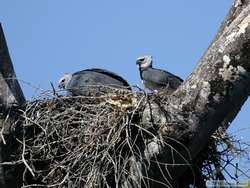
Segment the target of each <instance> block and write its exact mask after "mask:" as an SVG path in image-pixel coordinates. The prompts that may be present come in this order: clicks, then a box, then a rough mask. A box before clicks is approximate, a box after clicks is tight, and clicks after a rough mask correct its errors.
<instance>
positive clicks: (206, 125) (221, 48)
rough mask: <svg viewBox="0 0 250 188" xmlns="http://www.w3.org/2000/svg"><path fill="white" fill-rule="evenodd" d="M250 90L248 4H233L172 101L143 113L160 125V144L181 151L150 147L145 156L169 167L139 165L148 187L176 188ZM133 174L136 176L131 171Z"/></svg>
mask: <svg viewBox="0 0 250 188" xmlns="http://www.w3.org/2000/svg"><path fill="white" fill-rule="evenodd" d="M249 86H250V1H239V0H237V1H235V3H234V5H233V7H232V8H231V10H230V12H229V14H228V16H227V17H226V20H225V21H224V23H223V24H222V26H221V28H220V30H219V32H218V34H217V35H216V37H215V39H214V40H213V42H212V44H211V45H210V47H209V48H208V50H207V51H206V53H205V54H204V55H203V57H202V58H201V60H200V61H199V63H198V65H197V67H196V68H195V70H194V71H193V72H192V74H191V75H190V76H189V77H188V79H187V80H185V81H184V83H183V84H182V85H181V86H180V87H179V88H178V89H177V90H176V91H175V92H174V93H173V94H172V95H171V96H163V98H165V100H161V102H157V101H156V102H155V104H153V106H154V109H158V110H155V111H153V113H152V112H151V110H149V108H148V109H146V110H145V112H144V114H145V115H144V119H145V121H144V122H147V120H149V119H150V117H151V113H152V114H153V117H152V118H153V119H155V120H156V121H157V122H158V123H159V125H162V124H164V126H159V127H158V129H159V131H158V133H159V139H161V140H162V143H164V142H165V141H166V142H168V143H172V145H171V147H173V148H175V149H176V150H177V151H178V152H179V154H178V153H177V152H175V151H174V149H173V148H171V147H170V146H166V144H165V145H164V144H162V143H160V144H159V141H157V142H156V141H154V140H152V141H151V142H150V144H148V146H147V148H146V149H145V151H144V154H145V156H147V158H149V159H150V160H154V159H155V158H156V159H157V160H158V162H159V163H160V164H163V163H165V164H168V165H159V164H150V165H147V164H145V163H141V162H139V161H137V162H136V163H137V166H141V167H143V166H147V167H148V168H149V170H148V171H147V176H149V178H151V179H153V180H154V181H151V182H149V185H150V186H151V187H166V186H169V187H171V186H178V182H179V180H180V178H181V177H182V175H183V173H184V172H185V171H186V170H187V169H188V166H189V165H188V164H187V163H189V162H191V161H192V160H193V159H195V158H196V157H197V155H198V154H199V152H200V151H201V150H202V149H203V148H204V146H206V144H207V141H208V139H209V137H210V136H211V134H212V133H213V132H214V131H215V130H216V129H217V128H218V127H219V126H226V127H228V126H229V125H230V123H231V122H232V120H233V119H234V118H235V116H236V115H237V113H238V112H239V110H240V108H241V106H242V105H243V104H244V102H245V101H246V99H247V98H248V94H249V89H250V87H249ZM159 109H161V110H159ZM166 114H167V117H166ZM148 123H150V122H149V121H148ZM156 125H157V124H156ZM145 126H146V125H145ZM169 137H171V139H169ZM173 139H176V141H174V140H173ZM169 141H171V142H169ZM177 141H180V142H182V144H184V145H185V146H186V149H185V148H184V147H183V146H182V145H181V144H179V143H178V142H177ZM180 153H181V154H182V156H181V155H180ZM155 156H157V157H155ZM184 158H185V160H184ZM171 164H172V165H171ZM177 164H179V165H177ZM180 164H182V165H180ZM185 164H186V165H185ZM134 166H135V165H134ZM131 171H132V172H133V171H135V167H132V169H131ZM141 173H142V174H143V170H142V172H141ZM143 175H144V176H146V174H145V173H144V174H143ZM138 181H141V180H138ZM157 181H159V182H163V183H164V184H165V185H164V184H162V183H157Z"/></svg>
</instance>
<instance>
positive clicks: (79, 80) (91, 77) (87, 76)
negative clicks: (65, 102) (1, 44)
mask: <svg viewBox="0 0 250 188" xmlns="http://www.w3.org/2000/svg"><path fill="white" fill-rule="evenodd" d="M91 86H92V87H91ZM96 86H109V87H114V88H123V89H131V88H130V87H129V84H128V82H127V81H126V80H125V79H123V78H122V77H121V76H119V75H117V74H115V73H113V72H111V71H108V70H105V69H86V70H82V71H79V72H76V73H73V74H71V73H66V74H64V76H63V77H62V78H61V79H60V80H59V85H58V87H59V88H61V89H65V90H67V91H69V92H70V94H71V95H74V96H76V95H86V94H87V93H89V91H90V89H93V88H98V87H96Z"/></svg>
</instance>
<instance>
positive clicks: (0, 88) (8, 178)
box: [0, 24, 25, 188]
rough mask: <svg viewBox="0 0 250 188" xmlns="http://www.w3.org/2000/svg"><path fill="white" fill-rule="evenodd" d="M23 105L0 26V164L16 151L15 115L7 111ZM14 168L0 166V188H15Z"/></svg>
mask: <svg viewBox="0 0 250 188" xmlns="http://www.w3.org/2000/svg"><path fill="white" fill-rule="evenodd" d="M24 103H25V97H24V95H23V92H22V90H21V87H20V85H19V83H18V81H17V79H16V74H15V72H14V68H13V65H12V62H11V59H10V55H9V51H8V47H7V44H6V40H5V37H4V33H3V29H2V26H1V24H0V126H1V139H0V141H1V142H0V163H3V162H6V161H8V160H9V157H10V154H11V151H14V150H15V149H16V147H15V146H16V144H15V141H14V139H13V135H12V132H11V128H12V127H13V125H14V123H15V119H16V118H17V117H15V115H13V114H12V113H11V111H10V110H9V109H11V107H13V105H14V106H16V105H20V106H21V105H22V104H24ZM14 170H15V167H11V166H10V167H8V166H7V167H4V166H3V165H0V187H2V188H5V187H6V188H7V187H17V186H18V185H17V184H16V181H15V180H16V176H15V172H14Z"/></svg>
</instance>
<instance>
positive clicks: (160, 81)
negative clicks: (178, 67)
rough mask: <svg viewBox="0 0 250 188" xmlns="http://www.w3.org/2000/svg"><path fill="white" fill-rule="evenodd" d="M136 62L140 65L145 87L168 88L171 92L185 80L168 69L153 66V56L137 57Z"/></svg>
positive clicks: (152, 89) (155, 89) (152, 88)
mask: <svg viewBox="0 0 250 188" xmlns="http://www.w3.org/2000/svg"><path fill="white" fill-rule="evenodd" d="M136 64H137V65H138V66H139V71H140V77H141V80H142V82H143V84H144V86H145V88H147V89H149V90H151V91H159V90H163V89H166V91H167V92H168V93H169V94H170V93H172V92H173V91H175V90H176V89H177V88H178V87H179V85H180V84H181V83H182V82H183V80H182V79H181V78H180V77H178V76H176V75H174V74H172V73H170V72H168V71H165V70H161V69H155V68H153V67H152V64H153V58H152V56H141V57H139V58H137V60H136Z"/></svg>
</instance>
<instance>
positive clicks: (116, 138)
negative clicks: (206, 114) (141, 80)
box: [13, 89, 231, 188]
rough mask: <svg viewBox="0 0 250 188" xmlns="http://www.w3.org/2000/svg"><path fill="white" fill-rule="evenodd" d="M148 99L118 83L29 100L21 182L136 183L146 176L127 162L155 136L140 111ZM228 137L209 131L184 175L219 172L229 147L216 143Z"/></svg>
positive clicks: (30, 184)
mask: <svg viewBox="0 0 250 188" xmlns="http://www.w3.org/2000/svg"><path fill="white" fill-rule="evenodd" d="M148 102H149V100H148V97H147V96H146V95H145V94H143V93H137V94H134V93H133V92H131V91H129V90H121V89H109V90H108V92H103V91H102V92H101V93H98V94H96V93H95V94H94V95H88V96H75V97H57V96H54V97H52V98H44V97H43V98H42V99H37V100H34V101H31V102H29V103H28V104H27V105H26V107H25V109H24V110H23V111H22V112H21V115H20V116H21V117H22V120H21V127H22V128H21V129H22V131H21V132H22V134H21V136H18V137H17V140H18V142H19V143H20V147H19V149H18V151H17V152H16V153H15V157H14V159H13V160H15V161H17V163H18V164H19V165H20V164H21V166H20V172H21V176H22V184H23V187H71V188H78V187H124V186H125V184H124V182H127V183H128V182H129V185H130V186H131V185H132V186H131V187H141V185H139V184H138V179H143V178H145V177H142V175H141V174H140V173H139V171H140V169H138V172H135V171H134V169H135V168H131V166H133V165H134V164H135V163H133V161H145V160H147V159H145V156H144V155H142V153H143V152H144V150H145V147H146V145H147V144H148V143H149V140H153V139H159V140H160V138H159V137H158V136H157V135H154V134H153V133H150V131H149V130H146V129H145V128H143V123H142V121H141V117H142V114H141V113H142V112H143V109H144V108H145V106H147V105H148ZM218 140H220V143H219V142H218ZM229 142H231V141H230V139H229V138H227V137H224V139H221V137H218V134H217V136H212V137H211V139H210V142H209V144H208V146H207V148H205V149H204V150H203V151H202V153H201V154H200V155H199V156H198V157H197V159H196V161H193V164H194V166H195V168H196V169H198V170H197V171H196V170H191V174H192V176H191V177H189V179H188V180H183V181H186V184H193V183H194V182H192V181H190V179H191V180H194V179H196V182H197V180H199V181H202V180H203V181H204V180H207V179H211V177H212V176H213V174H214V173H217V174H219V173H220V172H219V171H220V170H219V171H218V169H220V167H218V165H219V166H222V165H223V164H222V163H221V159H222V157H223V156H224V155H228V153H227V152H228V151H230V148H229V149H228V150H224V152H223V153H222V152H221V151H219V150H218V149H217V147H216V145H218V144H220V145H221V144H224V145H225V143H226V144H227V145H228V143H229ZM160 143H161V144H162V143H164V141H162V140H160ZM168 145H169V144H167V143H166V146H168ZM222 155H223V156H222ZM143 156H144V157H143ZM150 160H152V159H150ZM173 161H174V160H173ZM187 161H189V159H187ZM151 162H152V161H151ZM145 163H147V162H146V161H145ZM161 165H163V166H164V164H162V163H161ZM168 165H169V164H166V169H167V166H168ZM173 165H174V164H173ZM188 165H189V166H190V164H188ZM202 171H203V175H204V174H206V177H205V176H203V175H202V176H201V174H202ZM221 171H223V169H222V170H221ZM219 175H220V174H219ZM187 177H188V176H187ZM212 178H213V177H212ZM214 178H215V179H216V178H217V177H214Z"/></svg>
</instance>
